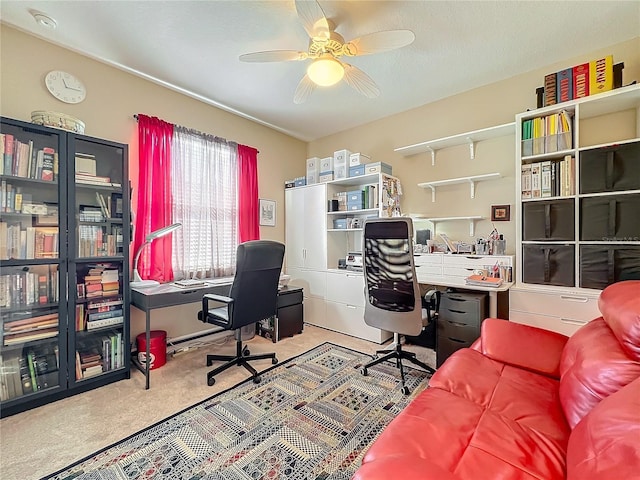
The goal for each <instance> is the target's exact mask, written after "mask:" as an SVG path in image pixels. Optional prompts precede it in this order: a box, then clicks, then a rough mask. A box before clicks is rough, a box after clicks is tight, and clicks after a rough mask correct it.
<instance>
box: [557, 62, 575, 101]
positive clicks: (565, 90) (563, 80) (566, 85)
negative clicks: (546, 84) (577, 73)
mask: <svg viewBox="0 0 640 480" xmlns="http://www.w3.org/2000/svg"><path fill="white" fill-rule="evenodd" d="M556 98H557V99H558V103H561V102H568V101H569V100H573V71H572V69H571V68H565V69H564V70H560V71H559V72H558V73H557V75H556Z"/></svg>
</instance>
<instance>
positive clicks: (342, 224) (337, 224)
mask: <svg viewBox="0 0 640 480" xmlns="http://www.w3.org/2000/svg"><path fill="white" fill-rule="evenodd" d="M333 228H341V229H344V228H347V219H346V218H334V219H333Z"/></svg>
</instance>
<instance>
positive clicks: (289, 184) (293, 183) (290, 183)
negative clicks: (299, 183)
mask: <svg viewBox="0 0 640 480" xmlns="http://www.w3.org/2000/svg"><path fill="white" fill-rule="evenodd" d="M295 186H296V181H295V180H286V181H285V182H284V188H293V187H295Z"/></svg>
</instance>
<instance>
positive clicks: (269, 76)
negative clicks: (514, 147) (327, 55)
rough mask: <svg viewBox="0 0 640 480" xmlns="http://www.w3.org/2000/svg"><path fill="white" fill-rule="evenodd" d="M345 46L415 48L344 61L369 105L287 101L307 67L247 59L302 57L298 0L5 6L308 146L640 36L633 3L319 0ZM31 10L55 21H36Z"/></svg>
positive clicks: (66, 43)
mask: <svg viewBox="0 0 640 480" xmlns="http://www.w3.org/2000/svg"><path fill="white" fill-rule="evenodd" d="M319 3H320V5H321V6H322V8H323V9H324V12H325V14H326V16H327V17H328V18H330V19H331V20H333V22H334V23H335V24H336V31H337V32H338V33H340V34H341V35H342V36H343V37H344V38H345V40H350V39H353V38H356V37H359V36H361V35H365V34H367V33H371V32H376V31H381V30H391V29H410V30H412V31H413V32H415V34H416V40H415V42H414V43H413V44H411V45H409V46H407V47H404V48H402V49H399V50H395V51H391V52H386V53H379V54H375V55H367V56H363V57H355V58H353V59H349V62H350V63H352V64H353V65H355V66H357V67H359V68H360V69H362V70H363V71H364V72H366V73H367V74H368V75H369V76H370V77H371V78H372V79H373V80H374V81H375V82H376V83H377V84H378V86H379V87H380V90H381V94H380V96H379V97H378V98H375V99H367V98H365V97H363V96H361V95H359V94H358V93H356V92H355V91H354V90H352V89H351V88H350V87H349V86H348V85H347V84H345V83H344V82H341V83H339V84H338V85H336V86H334V87H326V88H322V89H320V88H319V89H316V91H315V92H314V93H313V94H312V95H311V97H310V98H309V99H308V100H307V102H306V103H304V104H301V105H296V104H294V103H293V95H294V92H295V89H296V86H297V84H298V82H299V81H300V79H301V78H302V77H303V76H304V74H305V69H306V66H307V62H286V63H243V62H240V61H239V60H238V56H239V55H241V54H243V53H250V52H256V51H262V50H289V49H291V50H306V48H307V45H308V37H307V35H306V33H305V31H304V29H303V27H302V24H301V22H300V21H299V19H298V17H297V15H296V10H295V6H294V2H293V0H286V1H285V0H281V1H241V0H236V1H188V0H184V1H61V0H55V1H29V0H22V1H10V0H2V1H1V2H0V18H1V19H2V22H3V23H6V24H8V25H12V26H14V27H16V28H19V29H21V30H23V31H26V32H29V33H32V34H34V35H36V36H38V37H41V38H43V39H45V40H48V41H51V42H53V43H55V44H58V45H61V46H63V47H67V48H70V49H72V50H74V51H77V52H80V53H82V54H85V55H87V56H89V57H92V58H94V59H97V60H100V61H102V62H105V63H107V64H110V65H113V66H115V67H118V68H121V69H124V70H126V71H129V72H131V73H136V74H139V75H142V76H144V77H145V78H148V79H151V80H154V81H157V82H160V83H162V84H164V85H167V86H169V87H172V88H176V89H178V90H180V91H183V92H185V93H188V94H190V95H193V96H196V97H197V98H199V99H201V100H203V101H205V102H207V103H211V104H213V105H216V106H218V107H221V108H224V109H227V110H230V111H233V112H235V113H239V114H241V115H243V116H246V117H248V118H252V119H254V120H256V121H259V122H261V123H264V124H267V125H269V126H272V127H274V128H276V129H278V130H281V131H283V132H286V133H288V134H290V135H292V136H294V137H297V138H300V139H302V140H313V139H316V138H320V137H323V136H326V135H329V134H332V133H335V132H338V131H342V130H346V129H349V128H352V127H354V126H357V125H361V124H364V123H368V122H370V121H373V120H376V119H379V118H382V117H386V116H388V115H392V114H394V113H398V112H401V111H405V110H409V109H411V108H415V107H417V106H420V105H424V104H426V103H430V102H433V101H435V100H438V99H441V98H445V97H448V96H451V95H454V94H457V93H460V92H463V91H466V90H469V89H472V88H475V87H478V86H481V85H486V84H489V83H493V82H496V81H499V80H502V79H506V78H509V77H513V76H515V75H518V74H520V73H524V72H527V71H530V70H534V69H537V68H541V67H544V66H545V65H549V64H552V63H555V62H559V61H562V60H565V59H568V58H571V57H575V56H579V55H581V54H586V53H589V52H591V51H593V50H597V49H600V48H604V47H606V46H608V45H612V44H615V43H619V42H622V41H625V40H628V39H631V38H633V37H635V36H637V35H638V33H639V32H640V2H639V1H628V2H620V1H603V2H599V1H555V2H542V1H530V2H516V1H499V2H493V1H478V2H462V1H449V2H440V1H323V0H320V2H319ZM30 9H35V10H39V11H42V12H44V13H46V14H47V15H49V16H51V17H53V18H54V19H55V20H56V22H57V28H56V29H55V30H49V29H45V28H43V27H41V26H39V25H38V24H37V23H36V22H35V21H34V19H33V17H32V16H31V14H30V13H29V10H30Z"/></svg>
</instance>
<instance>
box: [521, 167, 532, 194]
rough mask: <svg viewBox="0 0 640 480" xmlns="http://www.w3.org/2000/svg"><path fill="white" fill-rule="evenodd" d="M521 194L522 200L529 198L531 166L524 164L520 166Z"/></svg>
mask: <svg viewBox="0 0 640 480" xmlns="http://www.w3.org/2000/svg"><path fill="white" fill-rule="evenodd" d="M520 182H521V185H520V187H521V190H522V192H521V194H522V198H523V199H525V200H526V199H529V198H531V164H530V163H525V164H523V165H522V177H521V180H520Z"/></svg>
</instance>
